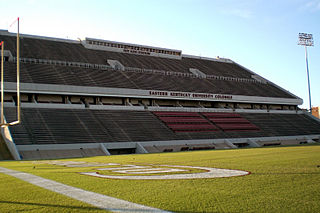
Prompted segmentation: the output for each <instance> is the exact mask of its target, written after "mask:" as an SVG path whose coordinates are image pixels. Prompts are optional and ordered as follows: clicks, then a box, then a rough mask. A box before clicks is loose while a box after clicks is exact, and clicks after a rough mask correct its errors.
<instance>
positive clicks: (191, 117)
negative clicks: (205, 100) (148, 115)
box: [154, 112, 218, 132]
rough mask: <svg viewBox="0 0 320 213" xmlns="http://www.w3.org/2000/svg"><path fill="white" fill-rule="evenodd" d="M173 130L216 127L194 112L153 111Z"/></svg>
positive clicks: (215, 128) (200, 130)
mask: <svg viewBox="0 0 320 213" xmlns="http://www.w3.org/2000/svg"><path fill="white" fill-rule="evenodd" d="M154 114H155V115H156V116H158V117H159V119H160V120H162V121H163V122H164V123H165V124H166V125H167V126H168V127H169V128H170V129H172V130H173V131H174V132H207V131H217V130H218V128H217V127H216V126H214V125H212V123H210V122H208V121H207V120H206V119H204V118H202V117H201V115H200V114H199V113H196V112H154Z"/></svg>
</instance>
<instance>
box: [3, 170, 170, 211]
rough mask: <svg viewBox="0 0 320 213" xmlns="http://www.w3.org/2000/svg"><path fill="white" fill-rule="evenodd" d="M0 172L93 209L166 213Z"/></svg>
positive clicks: (77, 189) (38, 178)
mask: <svg viewBox="0 0 320 213" xmlns="http://www.w3.org/2000/svg"><path fill="white" fill-rule="evenodd" d="M0 172H1V173H4V174H7V175H10V176H13V177H16V178H18V179H21V180H23V181H26V182H28V183H31V184H33V185H36V186H40V187H42V188H45V189H48V190H50V191H53V192H57V193H59V194H63V195H66V196H68V197H71V198H73V199H76V200H79V201H82V202H85V203H88V204H90V205H93V206H95V207H98V208H101V209H105V210H108V211H111V212H144V213H146V212H152V213H155V212H157V213H158V212H159V213H160V212H161V213H164V212H167V211H164V210H161V209H156V208H152V207H148V206H144V205H140V204H136V203H131V202H129V201H125V200H120V199H118V198H114V197H109V196H106V195H102V194H98V193H95V192H90V191H86V190H83V189H79V188H76V187H72V186H68V185H65V184H62V183H58V182H56V181H53V180H48V179H45V178H42V177H39V176H36V175H32V174H28V173H25V172H19V171H15V170H11V169H7V168H3V167H0Z"/></svg>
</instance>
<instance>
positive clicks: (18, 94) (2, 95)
mask: <svg viewBox="0 0 320 213" xmlns="http://www.w3.org/2000/svg"><path fill="white" fill-rule="evenodd" d="M17 25H18V31H17V120H16V121H12V122H10V123H7V122H6V121H5V119H4V42H3V41H2V42H1V124H0V126H1V127H3V126H13V125H17V124H19V123H20V122H21V103H20V37H19V36H20V35H19V17H18V18H17Z"/></svg>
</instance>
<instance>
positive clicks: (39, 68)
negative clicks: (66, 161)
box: [0, 30, 320, 160]
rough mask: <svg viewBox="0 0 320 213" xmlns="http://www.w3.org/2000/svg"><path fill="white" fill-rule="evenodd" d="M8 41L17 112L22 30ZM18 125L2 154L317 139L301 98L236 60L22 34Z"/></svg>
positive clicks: (315, 122) (0, 36)
mask: <svg viewBox="0 0 320 213" xmlns="http://www.w3.org/2000/svg"><path fill="white" fill-rule="evenodd" d="M0 41H4V44H5V46H4V47H5V50H4V53H3V54H4V71H5V72H4V73H5V75H4V79H5V84H4V85H5V95H4V97H3V98H4V102H5V103H4V115H5V119H6V121H7V122H10V121H12V120H14V119H15V117H16V110H17V109H16V105H17V95H16V67H17V49H16V34H14V33H10V32H8V31H6V30H1V31H0ZM19 61H20V81H21V83H20V88H21V96H20V97H21V99H20V100H21V123H20V124H19V125H16V126H9V127H2V128H1V133H2V134H1V135H2V138H1V144H0V145H1V146H0V150H1V151H0V158H1V159H15V160H20V159H24V160H25V159H27V160H31V159H53V158H70V157H86V156H99V155H101V156H103V155H114V154H129V153H157V152H172V151H174V152H175V151H192V150H205V149H231V148H242V147H261V146H275V145H294V144H303V143H317V142H319V140H320V120H319V119H317V118H315V117H313V116H312V115H310V113H307V112H305V111H302V110H300V109H299V108H298V106H299V105H301V104H302V102H303V101H302V100H301V99H300V98H299V97H297V96H295V95H294V94H291V93H290V92H288V91H286V90H285V89H283V88H281V87H279V86H278V85H275V84H274V83H272V82H270V81H269V80H267V79H265V78H263V77H261V76H260V75H258V74H257V73H255V72H252V71H250V70H248V69H246V68H245V67H243V66H241V65H239V64H237V63H236V62H234V61H232V60H230V59H225V58H219V57H218V58H205V57H198V56H191V55H184V54H182V51H180V50H174V49H166V48H158V47H150V46H144V45H137V44H128V43H121V42H114V41H107V40H101V39H93V38H85V39H84V40H67V39H60V38H49V37H42V36H34V35H20V59H19Z"/></svg>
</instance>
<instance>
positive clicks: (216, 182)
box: [0, 145, 320, 212]
mask: <svg viewBox="0 0 320 213" xmlns="http://www.w3.org/2000/svg"><path fill="white" fill-rule="evenodd" d="M319 151H320V146H319V145H312V146H297V147H281V148H279V147H277V148H255V149H241V150H214V151H196V152H180V153H162V154H147V155H122V156H108V157H92V158H79V159H65V160H48V161H21V162H17V161H16V162H0V166H1V167H5V168H8V169H13V170H17V171H22V172H26V173H30V174H34V175H37V176H40V177H43V178H47V179H50V180H54V181H57V182H59V183H63V184H66V185H69V186H73V187H77V188H81V189H84V190H87V191H91V192H96V193H100V194H104V195H108V196H111V197H115V198H119V199H122V200H126V201H130V202H133V203H138V204H142V205H145V206H150V207H154V208H158V209H163V210H167V211H173V212H179V211H180V212H319V211H320V203H319V200H320V193H319V191H320V182H319V178H320V155H319ZM70 162H71V163H70ZM72 162H73V163H72ZM70 164H71V165H74V166H68V165H70ZM76 165H78V166H76ZM92 165H95V166H92ZM125 165H127V166H125ZM128 165H131V166H138V167H139V166H140V169H142V170H140V172H141V171H143V169H145V171H150V172H151V171H153V172H151V173H149V174H146V173H140V174H139V169H138V170H137V171H136V173H131V174H130V173H126V172H122V173H121V172H114V171H121V170H122V171H125V170H126V169H127V171H128V168H127V167H128ZM159 165H162V166H159ZM164 165H165V166H164ZM170 166H171V167H170ZM172 166H181V167H180V168H178V167H172ZM187 166H188V167H187ZM190 166H193V167H195V168H191V167H190ZM129 167H130V166H129ZM199 167H208V168H220V169H229V170H237V171H248V172H250V174H247V175H244V176H234V177H223V178H221V177H219V178H204V179H174V180H172V179H161V180H154V179H149V180H139V179H134V180H132V179H125V180H122V179H111V178H101V177H94V176H89V175H85V174H83V173H96V174H102V175H108V176H112V175H113V176H126V177H128V176H159V175H160V176H161V175H169V174H171V175H177V174H193V173H194V174H197V173H201V172H204V170H203V168H202V169H199ZM102 168H109V169H105V170H101V169H102ZM121 168H122V169H121ZM172 168H174V169H177V170H176V171H174V170H172V171H170V169H172ZM99 169H100V170H99ZM148 169H149V170H148ZM157 169H158V171H159V172H158V173H157V172H156V171H157ZM166 169H167V170H168V172H164V173H161V172H160V171H164V170H166ZM179 169H180V170H183V171H179ZM186 170H187V171H186ZM0 176H1V182H0V189H1V191H2V192H3V193H1V194H0V200H1V202H0V209H1V211H3V210H4V212H5V211H10V210H14V211H19V210H20V211H21V210H24V211H30V212H32V211H34V212H39V211H43V212H50V211H51V212H53V211H67V212H81V211H82V212H90V211H92V212H98V211H100V210H99V209H98V208H96V207H93V206H90V205H88V204H85V203H83V202H80V201H77V200H74V199H71V198H67V197H65V196H63V195H60V194H57V193H53V192H51V191H48V190H45V189H42V188H39V187H36V186H34V185H31V184H28V183H26V182H23V181H21V180H18V179H15V178H13V177H10V176H7V175H4V174H0Z"/></svg>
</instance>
